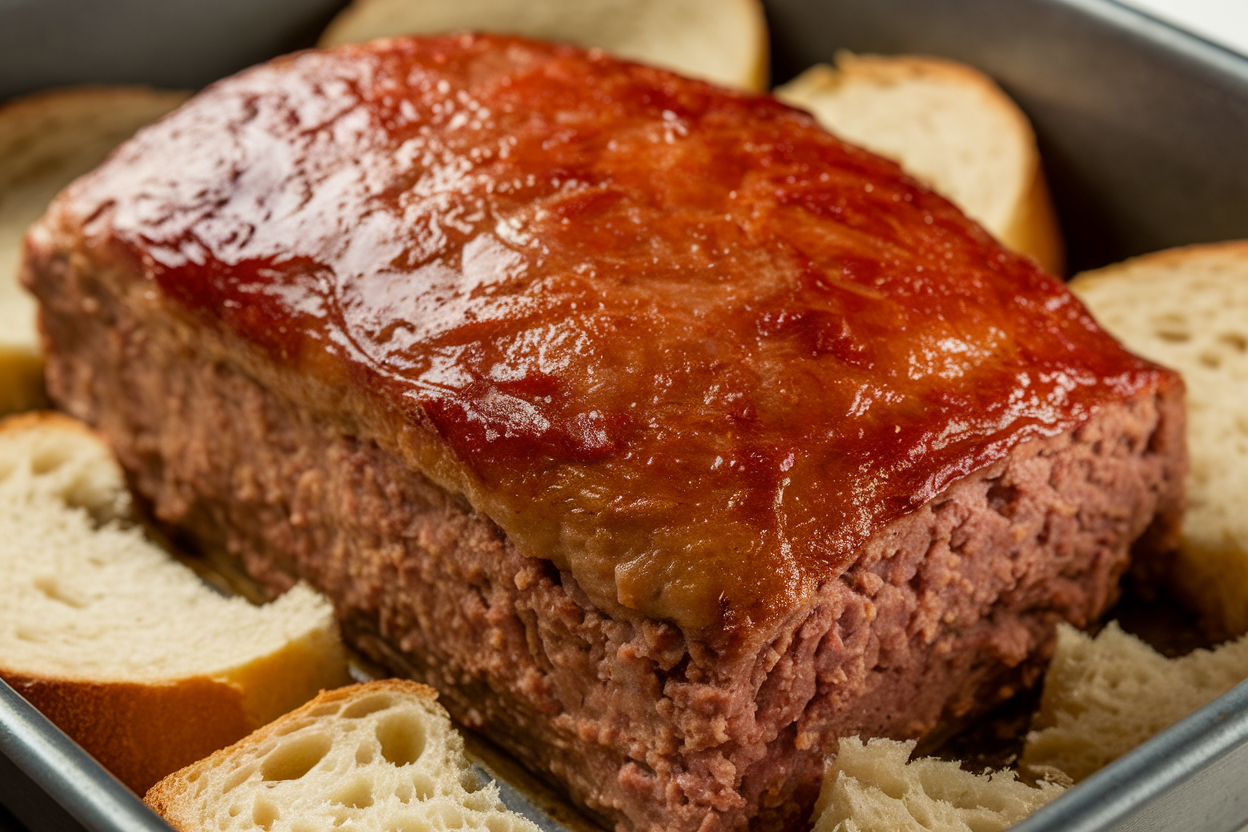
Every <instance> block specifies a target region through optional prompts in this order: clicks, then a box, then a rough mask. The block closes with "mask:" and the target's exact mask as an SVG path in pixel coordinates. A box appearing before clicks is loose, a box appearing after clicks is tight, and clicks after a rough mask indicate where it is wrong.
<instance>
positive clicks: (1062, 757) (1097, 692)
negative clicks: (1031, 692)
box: [1021, 622, 1248, 781]
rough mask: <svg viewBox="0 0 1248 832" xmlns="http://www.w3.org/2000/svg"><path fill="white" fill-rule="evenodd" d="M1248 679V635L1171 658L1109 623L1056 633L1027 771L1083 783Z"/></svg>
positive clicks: (1028, 746)
mask: <svg viewBox="0 0 1248 832" xmlns="http://www.w3.org/2000/svg"><path fill="white" fill-rule="evenodd" d="M1245 678H1248V636H1245V637H1242V638H1240V639H1239V640H1238V641H1232V642H1228V643H1226V644H1223V645H1222V646H1220V647H1217V648H1215V649H1213V650H1195V651H1193V652H1191V653H1189V654H1188V655H1186V656H1182V657H1180V658H1177V659H1167V658H1166V657H1165V656H1163V655H1161V654H1160V653H1158V652H1157V651H1155V650H1153V648H1151V647H1149V646H1148V645H1147V644H1145V643H1144V642H1142V641H1140V640H1139V639H1138V638H1136V637H1135V636H1132V635H1128V634H1127V633H1124V632H1123V631H1122V629H1121V628H1120V627H1119V626H1118V623H1117V622H1111V623H1110V624H1109V625H1108V626H1107V627H1106V628H1105V629H1104V630H1102V631H1101V632H1100V633H1099V634H1098V635H1097V637H1096V638H1095V639H1093V638H1090V637H1089V636H1087V635H1086V634H1084V633H1081V632H1079V631H1078V630H1076V629H1074V628H1073V627H1069V626H1067V625H1064V624H1063V625H1062V626H1061V628H1060V629H1059V630H1058V635H1057V648H1056V650H1055V652H1054V654H1053V661H1052V663H1051V664H1050V665H1049V671H1048V674H1047V675H1046V676H1045V677H1044V694H1043V695H1042V696H1041V699H1040V710H1039V711H1038V712H1037V713H1036V715H1035V717H1033V720H1032V726H1033V730H1032V732H1031V733H1029V734H1028V735H1027V742H1026V745H1025V746H1024V749H1023V756H1022V761H1021V762H1022V765H1023V766H1024V768H1028V769H1032V770H1037V769H1039V770H1043V769H1047V768H1056V769H1059V770H1061V771H1063V772H1065V773H1066V774H1067V775H1069V776H1070V777H1071V778H1072V779H1074V780H1076V781H1079V780H1082V779H1084V778H1085V777H1087V776H1089V775H1090V774H1092V773H1094V772H1096V771H1097V770H1099V769H1100V768H1102V767H1103V766H1105V765H1108V764H1109V763H1111V762H1113V761H1114V760H1116V759H1118V758H1119V757H1121V756H1122V755H1123V754H1126V753H1127V752H1128V751H1130V750H1131V749H1133V748H1135V747H1136V746H1137V745H1140V744H1141V743H1143V742H1144V741H1145V740H1147V739H1149V738H1150V737H1152V736H1154V735H1155V734H1157V733H1158V732H1159V731H1161V730H1162V729H1164V728H1168V727H1169V726H1171V725H1173V724H1174V723H1176V722H1178V721H1179V720H1180V719H1182V718H1183V717H1185V716H1187V715H1188V714H1190V713H1192V712H1193V711H1195V710H1197V709H1199V708H1201V707H1203V706H1205V705H1207V704H1209V703H1210V702H1212V701H1213V700H1214V699H1217V698H1218V697H1219V696H1221V695H1222V694H1224V693H1226V692H1227V691H1229V690H1230V689H1231V688H1233V687H1235V685H1237V684H1239V682H1241V681H1243V680H1244V679H1245Z"/></svg>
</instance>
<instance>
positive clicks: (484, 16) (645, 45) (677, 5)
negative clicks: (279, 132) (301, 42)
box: [319, 0, 768, 90]
mask: <svg viewBox="0 0 1248 832" xmlns="http://www.w3.org/2000/svg"><path fill="white" fill-rule="evenodd" d="M467 30H471V31H483V32H494V33H497V34H506V35H520V36H522V37H529V38H536V39H538V40H553V41H560V42H565V43H574V44H577V45H578V46H585V47H593V46H597V47H601V48H602V49H605V50H606V51H608V52H612V53H614V54H616V55H619V56H620V57H622V58H628V59H629V60H634V61H640V62H641V63H648V64H654V65H655V66H661V67H663V68H665V69H671V70H674V71H676V72H679V73H682V74H684V75H689V76H692V77H694V78H701V79H704V80H707V81H712V82H714V83H717V84H722V85H724V86H728V87H738V88H741V89H748V90H763V89H766V87H767V75H768V69H767V64H768V58H767V21H766V19H765V18H764V17H763V8H762V4H761V3H759V2H758V0H527V2H524V3H517V2H515V0H434V1H433V2H430V0H354V2H353V3H351V5H350V6H348V7H347V8H346V9H345V10H344V11H342V12H341V13H339V15H338V16H337V17H336V18H334V20H333V21H332V22H331V23H330V24H329V27H328V28H327V29H326V30H325V32H324V34H322V35H321V39H320V44H319V45H321V46H337V45H339V44H343V43H357V42H360V41H366V40H372V39H373V38H379V37H391V36H394V35H416V34H441V33H445V32H458V31H467Z"/></svg>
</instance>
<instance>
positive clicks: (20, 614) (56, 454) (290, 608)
mask: <svg viewBox="0 0 1248 832" xmlns="http://www.w3.org/2000/svg"><path fill="white" fill-rule="evenodd" d="M129 516H130V503H129V496H128V493H127V492H126V490H125V486H124V483H123V480H122V474H121V470H120V468H119V467H118V466H117V464H116V463H115V462H114V461H113V459H112V457H111V455H110V454H109V452H108V449H107V448H106V447H105V446H104V445H103V444H102V442H101V441H100V440H99V439H98V438H97V437H96V436H95V435H94V434H93V433H91V432H90V431H89V430H88V429H87V428H86V427H85V426H83V425H81V424H80V423H78V422H76V421H74V420H72V419H69V418H68V417H65V416H61V415H59V414H55V413H44V412H36V413H28V414H22V415H20V416H14V417H11V418H9V419H8V420H6V421H5V422H3V423H0V677H3V678H4V679H5V681H7V682H8V683H9V684H11V685H13V687H14V688H16V689H17V691H18V692H19V693H21V694H22V695H23V696H25V697H26V698H27V699H29V700H30V701H31V702H32V703H33V704H34V705H35V706H36V707H38V708H39V709H40V710H42V711H43V712H44V713H45V714H47V716H48V717H49V718H50V719H51V720H52V721H53V722H55V723H56V724H57V725H59V726H60V727H61V729H62V730H64V731H65V732H66V733H67V734H69V735H70V736H71V737H73V738H74V739H75V740H77V741H78V743H79V744H80V745H82V746H83V747H84V748H86V749H87V751H89V752H90V753H91V754H92V755H94V756H95V757H96V758H97V759H98V760H99V761H100V762H101V763H102V764H103V765H104V766H105V767H106V768H108V769H110V770H111V771H112V772H113V773H114V774H116V775H117V777H118V778H119V779H120V780H121V781H122V782H124V783H125V784H126V785H128V786H130V788H132V789H134V790H135V791H136V792H138V793H140V794H142V793H143V791H145V790H146V789H147V788H148V787H149V786H151V784H152V783H154V782H156V781H157V780H159V779H160V778H161V777H163V776H164V775H166V774H168V773H169V772H170V771H174V770H175V769H177V768H179V767H181V766H184V765H186V764H187V763H188V762H190V761H192V760H196V759H199V758H200V757H203V756H204V755H206V754H208V753H210V752H212V751H213V750H215V749H217V748H221V747H222V746H225V745H228V744H229V743H231V742H234V741H235V740H237V739H238V738H239V737H242V736H244V735H246V734H247V732H249V731H251V730H253V729H254V728H256V727H257V726H260V725H263V724H265V723H266V722H268V721H269V720H271V719H273V718H274V717H276V716H277V715H279V714H282V713H285V712H286V711H288V710H290V709H291V708H293V707H295V706H297V705H299V704H301V703H303V702H306V701H307V700H308V699H310V698H311V697H312V696H314V695H315V694H316V692H317V691H319V690H321V689H322V688H325V687H334V686H337V685H342V684H346V683H347V682H349V681H350V678H349V677H348V675H347V672H346V665H345V657H344V652H343V649H342V645H341V643H340V642H339V639H338V631H337V627H336V625H335V623H334V620H333V615H332V610H331V609H330V606H329V603H328V602H327V601H326V600H325V599H324V598H322V597H321V596H319V595H317V594H316V593H314V592H312V591H311V590H310V589H308V588H307V587H304V586H296V587H295V588H294V589H292V590H290V591H289V592H288V593H286V594H285V595H283V596H282V597H280V598H278V599H277V600H275V601H274V602H272V603H271V604H268V605H267V606H264V607H257V606H253V605H252V604H250V603H248V602H247V601H245V600H243V599H241V598H226V597H223V596H221V595H220V594H218V593H217V592H216V591H214V590H213V589H211V588H209V587H208V586H207V585H206V584H204V583H203V582H201V581H200V579H199V578H198V577H196V575H195V574H194V573H193V572H192V571H191V570H190V569H189V568H187V567H186V566H183V565H182V564H180V563H178V562H177V561H176V560H174V559H173V558H172V557H171V556H170V555H169V554H168V553H166V552H165V551H163V550H161V549H160V548H158V547H157V546H155V545H154V544H152V543H150V542H149V541H148V540H147V538H146V537H145V536H144V534H143V531H142V529H141V528H139V527H137V526H135V525H133V524H130V525H127V519H128V517H129Z"/></svg>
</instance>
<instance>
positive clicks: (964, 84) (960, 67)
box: [775, 52, 1064, 274]
mask: <svg viewBox="0 0 1248 832" xmlns="http://www.w3.org/2000/svg"><path fill="white" fill-rule="evenodd" d="M775 94H776V97H777V98H779V99H781V100H782V101H785V102H786V103H789V104H792V105H794V106H796V107H801V108H802V109H805V110H808V111H810V113H811V114H812V115H814V116H815V118H816V119H818V121H819V123H820V124H822V125H823V126H824V127H825V128H826V129H827V130H829V131H830V132H832V133H835V134H837V135H838V136H840V137H842V138H844V139H845V140H846V141H849V142H853V143H855V144H858V145H861V146H862V147H865V148H866V149H868V150H870V151H872V152H873V153H878V154H880V155H881V156H885V157H888V158H890V159H892V160H894V161H896V162H898V163H900V164H901V166H902V167H903V168H905V169H906V170H907V171H909V172H910V173H911V174H912V175H913V176H915V177H916V178H918V179H920V180H922V181H923V182H925V183H927V184H928V185H930V186H931V187H933V188H935V189H936V190H937V191H939V192H940V193H942V194H944V195H945V196H946V197H948V198H949V199H950V200H952V201H953V202H954V204H956V205H957V206H958V207H959V208H961V209H962V210H963V211H964V212H966V214H967V216H969V217H971V218H972V219H974V220H975V221H977V222H978V223H979V224H980V225H982V226H983V227H984V228H986V229H987V230H988V231H989V232H990V233H991V234H993V235H994V236H995V237H996V238H997V239H999V240H1000V241H1001V242H1002V243H1003V244H1004V245H1005V246H1007V247H1008V248H1011V249H1013V250H1014V251H1018V252H1021V253H1023V254H1027V255H1030V256H1031V257H1034V258H1035V259H1036V261H1037V262H1038V263H1039V264H1040V265H1041V266H1043V267H1044V268H1046V269H1048V270H1049V271H1051V272H1053V273H1054V274H1061V272H1062V269H1063V268H1064V263H1063V261H1064V253H1063V250H1064V246H1063V244H1062V238H1061V232H1060V230H1059V229H1058V225H1057V217H1056V214H1055V213H1054V211H1053V204H1052V201H1051V200H1050V198H1049V190H1048V186H1047V185H1046V183H1045V179H1044V173H1043V171H1042V169H1041V166H1040V154H1039V152H1038V151H1037V150H1036V137H1035V134H1034V132H1033V131H1032V129H1031V124H1030V122H1029V121H1028V120H1027V117H1026V116H1025V115H1023V113H1022V111H1021V110H1019V109H1018V106H1017V105H1015V104H1014V102H1013V101H1012V100H1010V98H1009V96H1007V95H1006V94H1005V93H1004V92H1002V91H1001V88H1000V87H998V86H997V85H996V84H995V83H993V81H992V79H990V78H988V77H987V76H986V75H984V74H983V73H981V72H979V71H978V70H976V69H972V68H971V67H969V66H966V65H964V64H959V63H956V62H954V61H947V60H942V59H938V58H919V57H912V56H897V57H890V56H884V55H852V54H850V53H847V52H842V53H840V54H838V55H837V65H836V66H835V67H831V66H827V65H824V64H820V65H818V66H814V67H811V68H810V69H808V70H806V72H804V73H802V74H801V75H799V76H798V77H797V78H795V79H793V80H792V81H790V82H789V83H787V84H784V85H783V86H780V87H777V88H776V90H775Z"/></svg>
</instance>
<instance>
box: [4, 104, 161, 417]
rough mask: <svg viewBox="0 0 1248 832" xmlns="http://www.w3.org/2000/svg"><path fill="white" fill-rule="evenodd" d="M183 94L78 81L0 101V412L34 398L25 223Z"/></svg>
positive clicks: (35, 365)
mask: <svg viewBox="0 0 1248 832" xmlns="http://www.w3.org/2000/svg"><path fill="white" fill-rule="evenodd" d="M185 99H186V94H185V93H181V92H163V91H156V90H151V89H147V88H142V87H115V88H112V87H86V88H77V89H66V90H57V91H54V92H47V93H40V94H38V95H33V96H30V97H28V98H24V99H18V100H16V101H13V102H10V103H8V104H6V105H5V106H3V107H0V414H3V413H7V412H12V411H15V410H19V409H23V408H26V407H30V406H33V405H34V403H36V402H37V401H38V400H39V398H40V396H39V392H38V391H39V387H40V385H41V383H42V360H41V359H40V358H39V339H38V332H37V330H36V328H35V302H34V299H33V298H32V297H30V296H29V295H28V294H27V293H26V292H25V291H24V290H23V289H22V288H21V287H20V286H19V285H18V283H17V269H18V264H19V261H20V260H21V253H22V236H23V235H24V234H25V233H26V228H27V227H28V226H29V225H30V224H31V223H32V222H34V221H35V220H36V219H38V218H39V216H40V215H41V214H43V211H44V209H45V208H47V207H48V203H49V202H51V201H52V197H54V196H55V195H56V194H57V192H59V191H60V190H61V189H62V188H63V187H65V186H66V185H68V184H69V183H70V182H72V181H73V180H74V179H76V178H77V177H79V176H81V175H82V174H84V173H86V172H87V171H89V170H91V169H92V168H94V167H95V166H96V165H98V164H99V163H100V162H102V161H103V160H104V157H105V156H107V155H108V153H109V151H111V150H112V149H113V148H114V147H116V146H117V145H118V144H120V143H121V142H122V141H124V140H125V139H127V138H129V137H130V136H131V135H132V134H133V133H134V131H135V130H137V129H138V128H139V127H141V126H143V125H144V124H147V123H149V122H151V121H154V120H156V119H158V118H160V117H161V116H162V115H164V114H165V113H167V112H169V111H170V110H172V109H173V108H174V107H176V106H177V105H178V104H180V103H181V102H182V101H184V100H185Z"/></svg>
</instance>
